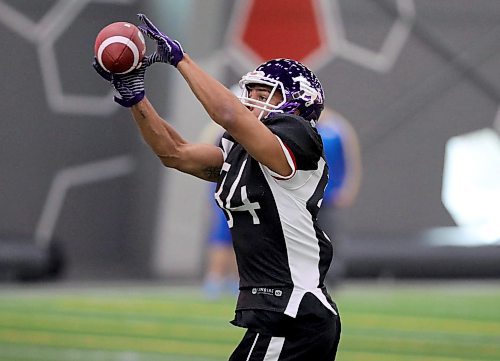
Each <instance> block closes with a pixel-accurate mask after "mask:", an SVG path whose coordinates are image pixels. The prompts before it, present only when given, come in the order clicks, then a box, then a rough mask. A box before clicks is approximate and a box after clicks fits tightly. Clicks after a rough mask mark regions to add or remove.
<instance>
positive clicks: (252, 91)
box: [248, 84, 283, 119]
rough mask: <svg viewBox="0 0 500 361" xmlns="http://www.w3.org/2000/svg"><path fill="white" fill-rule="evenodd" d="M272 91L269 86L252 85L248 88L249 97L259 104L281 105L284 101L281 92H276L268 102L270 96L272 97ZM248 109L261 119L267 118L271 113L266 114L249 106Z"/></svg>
mask: <svg viewBox="0 0 500 361" xmlns="http://www.w3.org/2000/svg"><path fill="white" fill-rule="evenodd" d="M271 90H272V88H271V87H270V86H268V85H263V84H251V85H249V87H248V97H249V98H250V99H255V100H257V101H259V102H263V103H266V102H268V103H269V104H271V105H277V104H279V103H281V102H282V101H283V96H282V95H281V92H279V91H277V92H275V93H274V94H273V96H272V97H271V99H270V100H269V101H268V99H269V95H271ZM248 109H249V110H250V111H251V112H252V113H253V114H254V115H255V116H256V117H257V118H259V119H261V118H265V117H267V115H268V114H269V112H266V111H265V110H262V109H259V108H257V107H251V106H249V107H248Z"/></svg>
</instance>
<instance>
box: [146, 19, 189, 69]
mask: <svg viewBox="0 0 500 361" xmlns="http://www.w3.org/2000/svg"><path fill="white" fill-rule="evenodd" d="M137 17H138V18H139V20H140V21H141V22H142V23H143V24H141V25H139V26H138V28H139V30H140V31H142V33H143V34H145V35H147V36H148V37H150V38H151V39H153V40H155V41H156V44H157V49H156V51H155V52H154V53H153V54H151V55H150V58H151V60H152V61H154V62H163V63H168V64H171V65H173V66H175V67H177V64H179V62H180V61H181V60H182V58H184V50H183V49H182V46H181V44H180V43H179V42H178V41H177V40H173V39H171V38H169V37H168V36H167V35H165V34H164V33H162V32H161V31H160V30H159V29H158V28H157V27H156V26H155V25H154V24H153V23H152V22H151V20H149V19H148V17H147V16H146V15H144V14H137Z"/></svg>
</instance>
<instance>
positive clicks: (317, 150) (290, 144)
mask: <svg viewBox="0 0 500 361" xmlns="http://www.w3.org/2000/svg"><path fill="white" fill-rule="evenodd" d="M265 124H266V125H267V126H268V127H269V129H270V130H271V131H272V132H273V133H274V134H275V135H276V136H277V137H278V139H279V140H280V143H281V144H282V147H284V148H283V150H284V152H285V155H286V156H287V159H289V163H290V160H291V161H293V165H294V169H293V170H294V171H298V170H315V169H316V168H317V167H318V161H319V159H320V158H321V155H322V153H323V143H322V141H321V137H320V136H319V134H318V132H317V130H316V129H315V128H313V127H312V126H311V125H310V124H309V123H308V122H307V121H305V120H304V119H303V118H301V117H298V116H293V115H282V116H274V117H271V118H270V119H268V120H267V121H266V122H265ZM292 175H293V172H292Z"/></svg>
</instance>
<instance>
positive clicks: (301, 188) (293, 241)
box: [261, 158, 336, 317]
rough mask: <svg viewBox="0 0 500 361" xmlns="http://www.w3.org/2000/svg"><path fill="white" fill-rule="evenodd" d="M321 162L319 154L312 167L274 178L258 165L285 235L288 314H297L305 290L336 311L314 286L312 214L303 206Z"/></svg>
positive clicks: (320, 172)
mask: <svg viewBox="0 0 500 361" xmlns="http://www.w3.org/2000/svg"><path fill="white" fill-rule="evenodd" d="M325 164H326V163H325V161H324V159H323V158H320V160H319V161H318V168H317V169H316V170H313V171H303V170H298V171H297V172H296V174H295V175H294V176H293V177H292V178H291V179H289V180H279V179H276V178H274V177H273V176H272V175H271V174H270V172H269V171H268V169H267V168H266V167H264V166H262V165H261V169H262V170H263V173H264V176H265V178H266V181H267V183H268V184H269V187H270V189H271V191H272V193H273V196H274V200H275V202H276V208H277V209H278V213H279V217H280V222H281V227H282V229H283V235H284V237H285V245H286V249H287V254H288V266H289V268H290V274H291V278H292V282H293V284H294V289H293V291H292V295H291V297H290V300H289V302H288V305H287V308H286V310H285V312H284V313H285V314H286V315H288V316H291V317H296V316H297V311H298V308H299V305H300V302H301V300H302V297H303V296H304V295H305V294H306V293H307V292H311V293H312V294H314V295H315V296H316V297H317V298H318V299H319V300H320V301H321V303H323V304H324V305H325V307H327V308H328V309H329V310H330V311H332V312H333V313H336V312H335V310H334V309H333V308H332V306H331V305H330V304H329V303H328V300H327V299H326V297H325V295H324V294H323V292H322V291H321V289H320V288H318V285H319V278H320V274H319V261H320V248H319V243H318V239H317V237H316V231H315V229H314V224H313V221H312V216H311V214H310V213H309V211H308V210H307V201H308V200H309V199H310V198H311V197H312V195H313V194H314V191H315V190H316V188H317V187H318V184H319V181H320V180H321V176H322V175H323V170H324V168H325Z"/></svg>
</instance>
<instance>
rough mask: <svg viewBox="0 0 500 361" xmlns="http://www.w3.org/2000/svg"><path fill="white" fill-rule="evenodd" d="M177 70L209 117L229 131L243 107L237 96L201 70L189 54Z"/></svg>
mask: <svg viewBox="0 0 500 361" xmlns="http://www.w3.org/2000/svg"><path fill="white" fill-rule="evenodd" d="M177 69H178V70H179V72H180V73H181V75H182V76H183V77H184V79H185V80H186V82H187V83H188V85H189V87H190V88H191V90H192V91H193V93H194V95H195V96H196V97H197V98H198V100H199V101H200V103H201V104H202V105H203V107H204V108H205V110H206V111H207V113H208V115H209V116H210V117H211V118H212V119H213V120H214V121H215V122H216V123H217V124H219V125H220V126H222V127H223V128H224V129H226V130H228V128H230V126H231V122H233V121H234V120H235V118H236V116H237V113H238V111H241V109H240V108H241V107H242V104H241V102H240V101H239V100H238V99H237V98H236V96H235V95H234V94H233V93H232V92H231V91H230V90H229V89H227V88H226V87H225V86H224V85H222V84H221V83H220V82H219V81H217V80H216V79H214V78H213V77H212V76H211V75H210V74H208V73H206V72H205V71H204V70H203V69H202V68H200V67H199V66H198V65H197V64H196V63H195V62H194V61H193V60H192V59H191V58H190V57H189V55H187V54H185V55H184V58H183V59H182V61H181V62H179V64H178V65H177Z"/></svg>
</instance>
